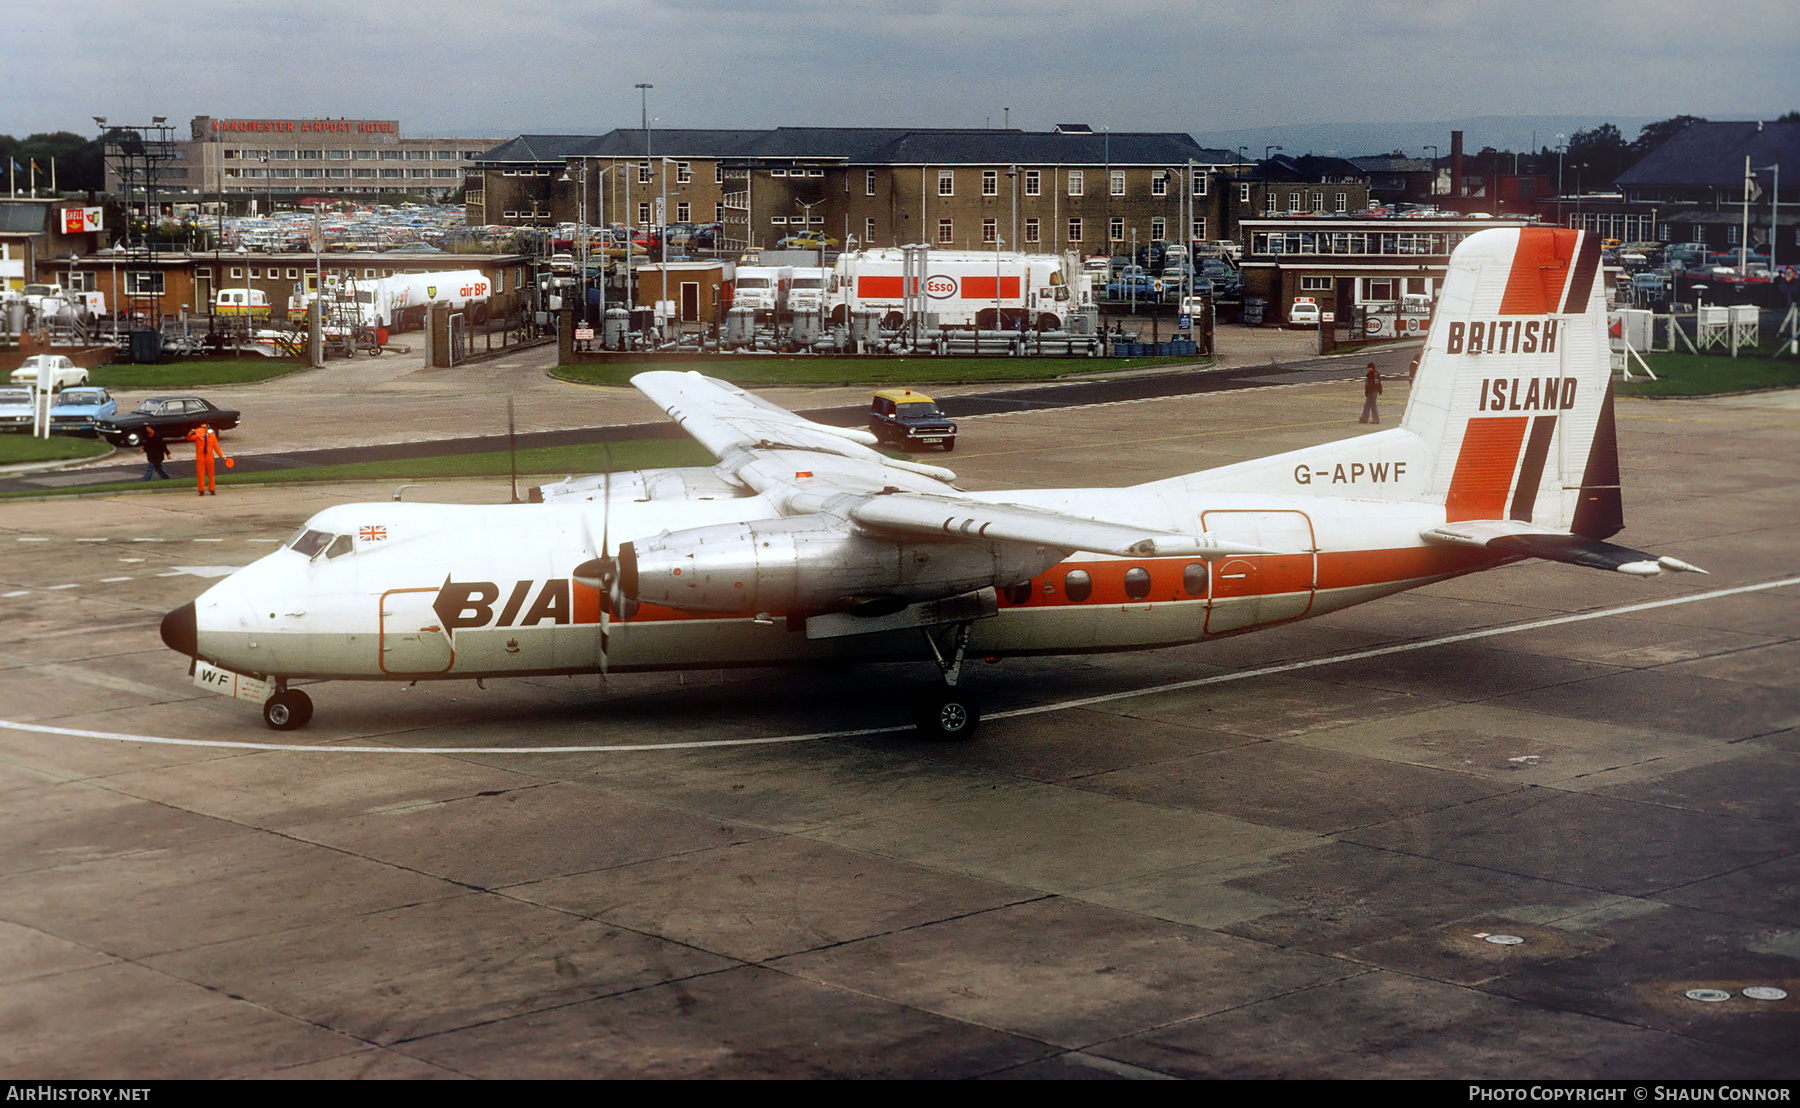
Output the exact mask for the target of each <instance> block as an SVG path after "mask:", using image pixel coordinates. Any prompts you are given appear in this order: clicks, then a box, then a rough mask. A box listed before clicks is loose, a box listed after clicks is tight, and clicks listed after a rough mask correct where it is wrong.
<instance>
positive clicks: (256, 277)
mask: <svg viewBox="0 0 1800 1108" xmlns="http://www.w3.org/2000/svg"><path fill="white" fill-rule="evenodd" d="M250 279H251V280H252V281H260V280H262V270H261V269H260V268H259V267H257V266H251V267H250Z"/></svg>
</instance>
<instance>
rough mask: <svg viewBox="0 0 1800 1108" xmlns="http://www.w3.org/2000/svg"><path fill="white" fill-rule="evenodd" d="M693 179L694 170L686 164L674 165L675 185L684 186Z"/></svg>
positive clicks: (678, 163)
mask: <svg viewBox="0 0 1800 1108" xmlns="http://www.w3.org/2000/svg"><path fill="white" fill-rule="evenodd" d="M693 179H694V169H693V167H692V166H690V165H689V164H688V163H687V162H676V163H675V183H676V184H678V185H685V184H687V183H688V182H689V181H692V180H693Z"/></svg>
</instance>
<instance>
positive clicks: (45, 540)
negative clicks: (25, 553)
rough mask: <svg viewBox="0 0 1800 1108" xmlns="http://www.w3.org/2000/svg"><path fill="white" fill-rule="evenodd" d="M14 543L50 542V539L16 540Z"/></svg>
mask: <svg viewBox="0 0 1800 1108" xmlns="http://www.w3.org/2000/svg"><path fill="white" fill-rule="evenodd" d="M13 541H14V542H49V541H50V540H49V539H14V540H13Z"/></svg>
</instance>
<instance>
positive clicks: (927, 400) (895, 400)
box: [869, 388, 956, 451]
mask: <svg viewBox="0 0 1800 1108" xmlns="http://www.w3.org/2000/svg"><path fill="white" fill-rule="evenodd" d="M869 431H870V432H871V433H872V434H874V436H875V437H876V438H878V439H880V440H881V441H882V442H890V443H893V444H894V445H896V446H898V447H900V448H901V449H902V450H911V449H913V448H914V447H924V446H941V447H943V448H944V449H945V450H946V451H949V450H955V449H956V424H955V423H952V422H951V421H950V419H949V417H948V416H946V415H944V413H943V411H942V410H941V409H939V408H938V406H937V402H936V401H935V400H933V399H931V397H929V396H926V395H925V394H924V393H922V392H914V391H913V390H911V389H905V388H902V389H882V390H881V391H880V392H878V393H876V394H875V399H874V401H873V402H871V403H870V405H869Z"/></svg>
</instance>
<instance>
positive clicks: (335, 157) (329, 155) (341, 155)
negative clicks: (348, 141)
mask: <svg viewBox="0 0 1800 1108" xmlns="http://www.w3.org/2000/svg"><path fill="white" fill-rule="evenodd" d="M325 160H326V161H328V162H347V161H349V160H350V151H348V150H327V151H325Z"/></svg>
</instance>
